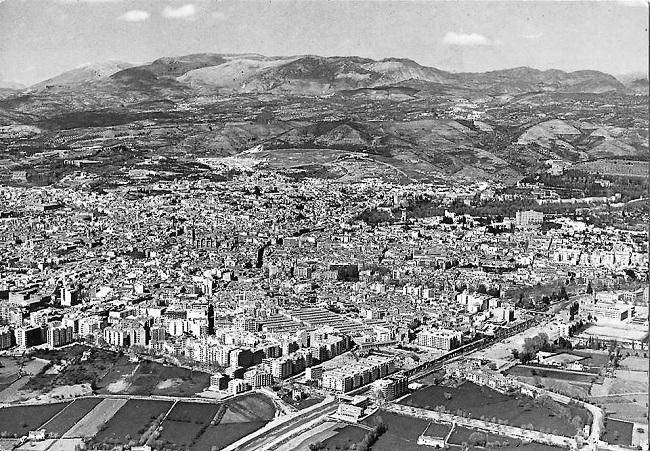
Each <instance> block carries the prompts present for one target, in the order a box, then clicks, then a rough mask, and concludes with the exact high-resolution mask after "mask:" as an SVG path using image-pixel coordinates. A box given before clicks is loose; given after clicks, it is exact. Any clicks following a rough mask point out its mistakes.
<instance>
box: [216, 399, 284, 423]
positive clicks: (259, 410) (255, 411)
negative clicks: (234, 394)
mask: <svg viewBox="0 0 650 451" xmlns="http://www.w3.org/2000/svg"><path fill="white" fill-rule="evenodd" d="M226 405H227V406H228V410H227V411H226V414H225V415H224V416H223V418H222V419H221V424H227V423H246V422H251V421H253V422H255V421H270V420H272V419H273V418H275V405H274V404H273V401H271V399H269V398H268V397H267V396H264V395H262V394H259V393H252V394H250V395H245V396H241V397H238V398H235V399H233V400H229V401H227V402H226Z"/></svg>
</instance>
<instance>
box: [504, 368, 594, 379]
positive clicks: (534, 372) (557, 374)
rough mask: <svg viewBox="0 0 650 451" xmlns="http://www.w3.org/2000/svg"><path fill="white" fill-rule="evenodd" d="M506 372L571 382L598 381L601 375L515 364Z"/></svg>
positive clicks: (514, 374)
mask: <svg viewBox="0 0 650 451" xmlns="http://www.w3.org/2000/svg"><path fill="white" fill-rule="evenodd" d="M506 374H508V375H511V376H526V377H534V376H540V377H549V378H553V379H559V380H565V381H572V382H589V383H598V382H599V381H601V380H602V377H600V376H598V374H593V373H588V372H583V371H563V370H560V369H555V368H549V367H543V366H536V365H535V366H533V365H517V366H515V367H512V368H510V369H509V370H508V371H506Z"/></svg>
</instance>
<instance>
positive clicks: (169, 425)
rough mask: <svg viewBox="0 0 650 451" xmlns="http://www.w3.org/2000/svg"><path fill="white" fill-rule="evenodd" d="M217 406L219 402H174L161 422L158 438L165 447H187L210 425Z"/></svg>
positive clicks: (217, 408)
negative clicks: (160, 431)
mask: <svg viewBox="0 0 650 451" xmlns="http://www.w3.org/2000/svg"><path fill="white" fill-rule="evenodd" d="M219 407H220V406H219V404H200V403H186V402H179V403H176V405H175V406H174V408H173V409H172V410H171V412H169V415H167V418H166V419H165V421H163V423H162V433H161V434H160V437H159V440H161V441H162V442H163V443H164V446H165V447H166V448H171V449H186V448H189V447H190V446H192V445H193V444H194V442H195V440H196V439H197V438H198V437H199V436H200V435H201V434H202V433H203V431H205V429H206V428H207V427H208V426H209V425H210V422H211V421H212V420H213V419H214V417H215V415H216V414H217V411H218V410H219Z"/></svg>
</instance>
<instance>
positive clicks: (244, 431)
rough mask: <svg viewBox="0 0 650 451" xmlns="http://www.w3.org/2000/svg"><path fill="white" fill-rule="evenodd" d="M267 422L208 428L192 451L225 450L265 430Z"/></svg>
mask: <svg viewBox="0 0 650 451" xmlns="http://www.w3.org/2000/svg"><path fill="white" fill-rule="evenodd" d="M266 423H267V421H251V422H248V423H230V424H218V425H216V426H208V427H207V428H206V429H205V431H204V432H203V434H201V436H200V437H198V438H197V439H196V441H195V443H194V445H192V447H191V448H190V449H191V450H192V451H209V450H211V449H212V447H213V446H214V447H216V449H223V448H225V447H226V446H228V445H230V444H231V443H235V442H236V441H237V440H239V439H241V438H243V437H246V436H247V435H248V434H251V433H253V432H255V431H257V430H258V429H261V428H263V427H264V426H265V425H266Z"/></svg>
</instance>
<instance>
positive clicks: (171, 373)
mask: <svg viewBox="0 0 650 451" xmlns="http://www.w3.org/2000/svg"><path fill="white" fill-rule="evenodd" d="M131 371H132V370H129V371H125V372H128V373H130V372H131ZM122 375H123V374H122ZM118 376H119V375H116V374H114V375H110V379H109V380H107V381H105V382H104V381H102V388H101V390H100V393H111V390H110V389H109V388H110V387H109V386H110V384H111V383H112V382H115V381H116V380H118V379H119V378H118ZM125 382H126V384H125V387H124V389H123V390H121V391H118V393H123V394H131V395H144V396H149V395H165V396H193V395H194V394H196V393H199V392H202V391H203V390H205V389H206V388H208V386H209V385H210V374H208V373H204V372H201V371H192V370H188V369H186V368H180V367H176V366H170V365H163V364H160V363H157V362H152V361H149V360H144V361H142V362H141V363H140V364H139V365H138V367H137V370H136V371H135V373H133V375H132V376H128V377H126V380H125Z"/></svg>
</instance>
